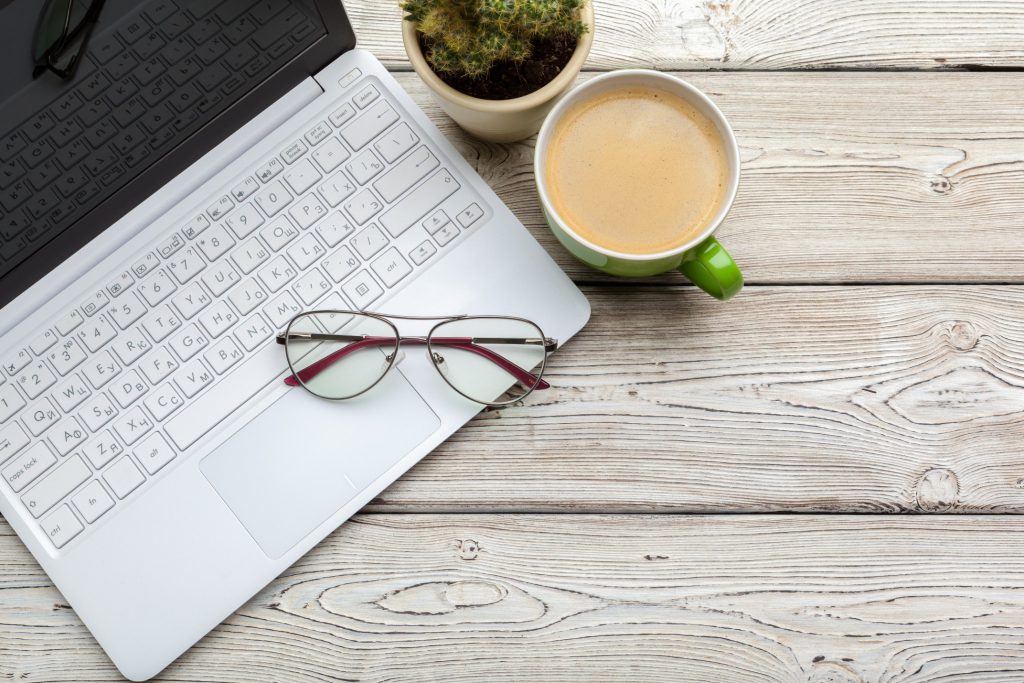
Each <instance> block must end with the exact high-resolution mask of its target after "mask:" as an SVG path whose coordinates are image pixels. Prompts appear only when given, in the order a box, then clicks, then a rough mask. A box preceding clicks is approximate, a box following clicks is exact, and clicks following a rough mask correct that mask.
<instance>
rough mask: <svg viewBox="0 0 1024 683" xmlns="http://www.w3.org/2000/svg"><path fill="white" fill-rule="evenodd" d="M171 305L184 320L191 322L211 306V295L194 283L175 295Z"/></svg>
mask: <svg viewBox="0 0 1024 683" xmlns="http://www.w3.org/2000/svg"><path fill="white" fill-rule="evenodd" d="M171 303H172V304H174V308H176V309H177V311H178V313H179V314H181V317H182V318H184V319H185V320H190V319H192V318H193V317H194V316H195V315H196V314H197V313H199V311H201V310H203V309H204V308H206V307H207V306H208V305H209V304H210V295H209V294H207V293H206V290H204V289H203V288H202V286H200V284H199V283H198V282H193V283H192V284H190V285H189V286H188V287H185V288H184V289H182V290H180V291H179V292H178V293H177V294H175V295H174V298H173V299H171Z"/></svg>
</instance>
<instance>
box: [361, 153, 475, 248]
mask: <svg viewBox="0 0 1024 683" xmlns="http://www.w3.org/2000/svg"><path fill="white" fill-rule="evenodd" d="M459 187H460V186H459V181H457V180H456V179H455V178H454V177H452V174H451V173H449V172H448V169H446V168H442V169H441V170H440V171H438V172H437V173H435V174H434V175H432V176H430V177H429V178H427V180H426V181H425V182H424V183H423V184H422V185H420V186H419V187H417V188H416V189H415V190H413V191H412V192H410V193H409V194H408V195H406V197H405V199H403V200H402V201H400V202H399V203H398V204H396V205H395V206H393V207H391V209H389V210H388V211H387V212H386V213H384V214H383V215H382V216H381V217H380V223H381V225H383V226H384V227H385V228H387V230H388V232H390V233H391V236H392V237H398V236H399V235H401V234H402V233H403V232H405V231H406V230H408V229H409V228H410V227H412V225H413V224H414V223H416V222H418V221H419V220H420V219H421V218H423V217H424V216H425V215H426V214H427V213H428V212H429V211H431V210H432V209H433V208H434V207H435V206H437V205H438V204H440V203H441V202H443V201H444V200H446V199H448V197H451V196H452V195H453V194H455V192H456V191H457V190H458V189H459Z"/></svg>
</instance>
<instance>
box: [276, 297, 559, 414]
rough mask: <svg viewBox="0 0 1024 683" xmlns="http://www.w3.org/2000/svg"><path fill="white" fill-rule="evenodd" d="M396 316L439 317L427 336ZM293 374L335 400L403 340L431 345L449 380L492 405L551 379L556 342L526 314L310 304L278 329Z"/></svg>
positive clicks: (355, 389)
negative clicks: (404, 331)
mask: <svg viewBox="0 0 1024 683" xmlns="http://www.w3.org/2000/svg"><path fill="white" fill-rule="evenodd" d="M393 320H419V321H433V320H436V321H438V322H437V323H436V324H435V325H434V326H433V327H431V328H430V331H429V332H428V333H427V335H426V336H422V337H409V336H402V335H401V334H399V332H398V328H397V327H396V326H395V324H394V322H392V321H393ZM277 343H278V344H283V345H284V347H285V355H286V356H287V357H288V368H289V370H291V373H292V374H291V375H290V376H289V377H287V378H285V383H286V384H289V385H291V386H296V385H299V386H302V387H304V388H305V389H306V390H308V391H309V392H310V393H312V394H314V395H316V396H319V397H321V398H326V399H330V400H334V401H338V400H343V399H348V398H354V397H356V396H359V395H360V394H363V393H366V392H367V391H369V390H370V389H372V388H373V387H374V386H375V385H376V384H377V383H378V382H380V381H381V379H383V378H384V375H385V373H387V371H388V370H390V369H391V368H392V367H394V365H395V363H396V359H397V358H398V355H399V349H400V347H401V346H402V345H403V344H416V345H423V346H426V347H427V357H428V358H430V361H431V363H433V365H434V367H435V368H437V371H438V372H439V373H440V374H441V377H442V378H444V381H445V382H447V383H448V385H449V386H450V387H451V388H452V389H454V390H455V391H457V392H458V393H459V394H461V395H462V396H464V397H466V398H468V399H470V400H471V401H475V402H477V403H482V404H484V405H488V406H503V405H508V404H510V403H514V402H516V401H519V400H522V399H523V398H525V397H526V396H528V395H529V394H531V393H532V392H533V391H535V390H537V389H547V388H548V387H549V386H550V385H549V384H548V383H547V382H545V381H544V379H543V378H542V375H543V373H544V366H545V364H546V361H547V355H548V354H549V353H551V352H552V351H554V350H555V348H556V347H557V346H558V342H557V341H556V340H554V339H551V338H550V337H545V336H544V333H543V332H542V331H541V329H540V327H538V326H537V324H536V323H533V322H531V321H529V320H526V319H525V318H515V317H509V316H498V315H482V316H470V315H457V316H448V317H424V316H412V315H382V314H377V313H362V312H359V311H312V312H309V313H300V314H299V315H297V316H295V317H294V318H292V320H291V322H289V323H288V327H287V329H286V330H285V331H284V332H283V333H281V334H279V335H278V336H277Z"/></svg>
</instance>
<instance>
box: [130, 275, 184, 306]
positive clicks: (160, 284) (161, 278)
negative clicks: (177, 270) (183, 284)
mask: <svg viewBox="0 0 1024 683" xmlns="http://www.w3.org/2000/svg"><path fill="white" fill-rule="evenodd" d="M175 289H177V287H176V286H175V284H174V282H172V281H171V278H170V276H169V275H168V274H167V273H166V272H165V271H164V270H163V269H161V270H158V271H156V272H155V273H153V274H152V275H150V276H149V277H148V278H146V279H145V280H144V281H143V282H142V283H141V284H140V285H139V289H138V292H139V294H141V295H142V297H143V298H144V299H145V300H146V301H147V302H148V303H149V305H150V306H156V305H157V304H158V303H160V302H161V301H163V300H164V299H166V298H167V297H169V296H170V295H171V294H172V293H173V292H174V290H175Z"/></svg>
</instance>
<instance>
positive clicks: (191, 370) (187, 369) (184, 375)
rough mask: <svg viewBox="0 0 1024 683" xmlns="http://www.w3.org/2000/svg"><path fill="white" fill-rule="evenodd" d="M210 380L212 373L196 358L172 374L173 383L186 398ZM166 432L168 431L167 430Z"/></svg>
mask: <svg viewBox="0 0 1024 683" xmlns="http://www.w3.org/2000/svg"><path fill="white" fill-rule="evenodd" d="M212 381H213V373H211V372H210V371H209V370H207V368H206V366H205V365H203V363H202V361H201V360H200V359H198V358H196V359H194V360H192V361H191V362H190V363H188V364H186V365H185V366H183V367H182V369H181V370H180V371H179V372H178V374H176V375H175V376H174V383H175V384H176V385H177V387H178V389H180V390H181V393H183V394H185V397H186V398H192V397H193V396H195V395H196V394H198V393H199V392H200V391H201V390H202V389H203V387H205V386H206V385H208V384H209V383H210V382H212ZM168 433H170V432H169V431H168Z"/></svg>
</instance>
